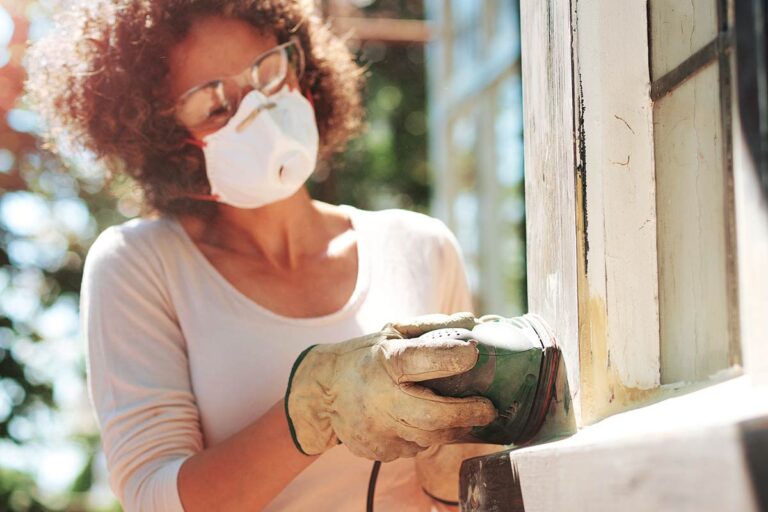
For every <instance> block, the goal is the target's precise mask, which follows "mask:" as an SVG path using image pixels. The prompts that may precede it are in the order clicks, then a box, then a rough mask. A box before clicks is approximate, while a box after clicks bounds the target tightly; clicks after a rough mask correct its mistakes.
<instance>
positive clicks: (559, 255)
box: [520, 0, 580, 417]
mask: <svg viewBox="0 0 768 512" xmlns="http://www.w3.org/2000/svg"><path fill="white" fill-rule="evenodd" d="M570 9H571V7H570V2H569V1H568V0H524V1H522V2H521V5H520V13H521V29H522V55H523V60H522V71H523V110H524V113H525V128H524V129H525V173H526V176H525V198H526V201H525V202H526V207H525V208H526V232H527V238H528V241H527V260H528V306H529V310H530V311H531V312H535V313H539V314H541V315H542V316H543V317H544V318H545V319H547V321H548V322H549V323H550V325H551V326H552V327H553V329H554V330H555V334H556V336H557V338H558V341H559V343H560V346H561V348H562V350H563V365H564V367H566V368H567V378H568V385H569V386H570V390H571V395H572V396H573V397H578V395H579V386H580V383H579V343H578V317H577V315H578V304H577V297H576V230H575V213H576V203H575V182H574V168H575V165H574V143H575V137H574V132H573V118H574V108H573V81H572V65H571V24H570V18H571V11H570ZM571 404H572V406H570V407H569V405H571ZM555 407H559V408H560V410H561V411H562V414H563V415H564V416H569V415H575V417H578V415H579V414H580V412H579V403H578V398H574V400H573V401H571V397H559V398H558V401H557V403H556V405H555Z"/></svg>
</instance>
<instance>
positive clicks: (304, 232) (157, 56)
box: [29, 0, 496, 512]
mask: <svg viewBox="0 0 768 512" xmlns="http://www.w3.org/2000/svg"><path fill="white" fill-rule="evenodd" d="M308 4H309V2H303V1H301V0H292V1H264V0H261V1H255V0H239V1H237V0H200V1H190V0H153V1H149V0H111V1H107V0H104V1H89V2H87V3H85V2H84V3H83V4H81V5H79V6H77V7H75V8H73V9H72V10H70V11H69V12H68V13H66V14H65V15H63V17H62V18H61V19H59V20H58V25H57V27H58V28H57V30H55V31H54V32H53V34H52V35H51V37H49V38H48V39H46V40H43V41H41V42H40V43H38V44H37V45H36V48H35V49H34V51H33V54H32V57H31V59H30V63H31V70H30V77H31V78H30V83H29V88H30V90H31V93H32V95H33V97H34V98H35V101H36V103H37V105H38V106H39V108H40V111H41V112H42V113H43V114H44V116H45V117H46V119H47V121H48V125H49V127H50V129H51V133H52V135H53V137H54V139H55V140H59V141H61V140H64V141H66V144H67V145H70V146H71V145H75V146H80V147H83V148H85V149H87V150H89V151H91V152H93V153H94V154H96V155H97V156H98V157H100V158H101V159H102V160H103V161H105V162H106V163H107V164H108V165H109V166H110V168H111V169H120V170H122V171H123V172H126V173H127V174H128V175H130V176H131V177H133V178H134V179H135V180H136V182H137V183H138V184H139V185H140V187H141V189H142V191H143V193H144V198H145V201H146V204H147V206H148V207H149V208H150V209H151V210H152V211H154V212H155V213H156V214H155V215H153V216H150V217H146V218H143V219H138V220H133V221H130V222H127V223H125V224H123V225H121V226H117V227H114V228H110V229H108V230H106V231H105V232H104V233H102V234H101V236H99V238H98V240H97V241H96V242H95V244H94V246H93V248H92V249H91V251H90V253H89V257H88V260H87V262H86V268H85V274H84V281H83V291H82V305H81V306H82V308H81V311H82V322H83V327H84V332H85V335H86V338H87V348H88V350H87V355H88V359H87V363H88V384H89V391H90V394H91V399H92V401H93V404H94V407H95V409H96V412H97V416H98V420H99V424H100V427H101V430H102V442H103V446H104V450H105V453H106V455H107V460H108V464H109V470H110V482H111V485H112V487H113V489H114V491H115V493H116V494H117V496H118V497H119V499H120V500H121V502H122V504H123V506H124V507H125V508H126V509H127V510H142V511H154V510H161V511H175V510H182V509H183V510H186V511H187V512H190V511H197V510H206V511H210V510H256V509H261V508H263V507H267V508H268V509H270V510H360V509H361V508H362V503H363V501H364V500H365V492H366V486H367V480H368V473H369V471H370V461H369V460H366V459H365V458H361V457H356V456H355V455H353V454H356V455H361V456H364V457H368V458H370V459H380V460H392V459H395V458H400V457H410V456H413V455H415V454H416V453H418V452H420V451H422V450H424V449H425V448H426V447H428V446H431V445H436V444H440V443H446V442H451V441H454V440H456V439H458V438H460V437H461V435H463V433H465V432H466V431H467V430H468V428H470V427H471V426H473V425H484V424H486V423H488V422H490V421H492V420H493V419H494V417H495V414H496V412H495V410H494V409H493V406H492V405H491V404H490V403H489V402H488V401H487V400H485V399H479V398H478V399H462V400H458V399H453V400H450V399H440V398H438V397H435V396H434V395H432V394H430V393H429V392H427V391H426V390H425V389H424V388H420V387H418V386H412V387H406V386H404V385H401V383H402V382H405V381H407V380H409V379H410V380H419V376H418V375H416V374H422V375H421V378H424V377H425V376H431V377H435V376H441V375H450V374H452V373H457V372H460V371H464V370H466V369H468V368H470V367H471V366H472V365H473V364H474V361H475V360H476V357H477V356H476V350H475V348H474V346H472V345H471V344H468V343H467V342H455V343H453V344H452V345H450V344H449V345H446V346H441V347H434V346H430V347H427V346H421V345H419V344H418V343H417V342H408V341H403V340H400V338H407V337H412V338H415V337H416V336H418V335H419V334H420V333H422V332H425V331H426V330H429V329H432V328H435V327H439V326H442V325H464V324H465V323H466V322H467V321H469V322H470V324H471V323H472V322H474V319H472V318H469V319H468V318H467V317H462V316H459V317H455V318H453V319H447V320H448V322H447V323H445V320H446V319H445V318H439V319H438V320H437V322H432V323H430V322H429V321H427V323H426V324H423V322H422V324H419V323H418V322H417V323H416V324H399V325H398V324H396V325H394V326H391V327H389V328H388V329H386V330H385V331H379V329H381V327H382V325H384V324H385V323H386V322H389V321H391V320H392V319H393V318H408V317H414V316H416V315H423V314H426V313H435V312H442V313H451V312H454V311H466V310H468V309H470V300H469V294H468V291H467V284H466V281H465V277H464V273H463V269H462V262H461V257H460V254H459V250H458V248H457V245H456V242H455V239H454V238H453V236H452V235H451V234H450V232H449V231H448V230H447V229H446V228H445V226H444V225H443V224H442V223H440V222H439V221H436V220H433V219H430V218H428V217H426V216H422V215H419V214H414V213H408V212H403V211H386V212H377V213H373V212H365V211H360V210H357V209H355V208H352V207H348V206H333V205H329V204H324V203H320V202H316V201H312V200H311V199H310V197H309V195H308V193H307V191H306V189H305V187H304V182H305V181H306V179H307V178H308V177H309V175H310V174H311V173H312V171H313V170H314V168H315V164H316V160H317V158H318V155H319V157H320V158H327V157H328V156H329V155H331V154H332V153H333V152H334V151H335V150H337V149H338V148H340V147H341V146H342V145H343V144H344V143H345V142H346V141H347V140H348V139H349V138H350V137H351V136H352V135H353V134H354V133H355V131H356V129H357V128H358V126H359V124H360V110H361V108H360V98H359V95H358V90H359V86H360V81H361V72H360V70H359V69H358V68H357V67H356V66H355V64H354V62H353V60H352V59H351V57H350V55H349V53H348V51H347V50H346V49H345V47H344V45H343V44H342V43H341V42H340V41H339V40H338V39H336V38H335V37H334V36H332V35H331V33H330V32H329V31H328V29H327V28H326V27H325V26H324V25H323V24H322V23H321V21H320V20H319V19H318V18H316V17H315V16H314V15H313V14H312V12H311V7H310V6H309V5H308ZM361 172H364V170H361ZM369 332H377V334H375V335H374V336H373V337H368V338H362V341H361V340H360V339H357V340H352V341H347V342H345V341H343V340H348V339H351V338H355V337H358V336H361V335H363V334H365V333H369ZM393 339H394V340H398V342H399V343H402V344H401V345H397V347H400V348H395V349H392V350H390V348H392V347H393V346H395V345H392V344H391V343H390V342H391V341H392V340H393ZM388 343H389V345H388ZM409 343H410V345H409ZM314 344H322V345H321V346H319V347H317V348H312V349H311V350H307V348H308V347H310V346H312V345H314ZM374 346H375V347H376V350H374V351H372V350H371V347H374ZM404 346H407V347H410V348H408V349H402V347H404ZM387 347H390V348H387ZM361 348H362V349H364V350H360V349H361ZM371 354H375V355H376V357H372V356H371ZM358 356H360V357H358ZM409 358H410V359H409ZM372 359H373V360H372ZM393 368H394V369H396V370H397V372H400V373H398V374H397V376H396V378H395V380H394V381H393V380H392V379H393V372H394V371H395V370H393ZM292 370H293V373H292V374H291V371H292ZM425 372H426V373H425ZM289 374H291V375H290V388H291V391H290V392H289V393H288V398H287V399H285V398H284V397H285V393H286V391H285V390H286V382H288V381H289ZM393 382H394V385H393ZM404 390H405V392H404ZM338 443H343V444H342V445H341V446H337V444H338ZM297 448H298V449H297ZM319 454H322V456H319V457H318V456H317V455H319ZM376 498H377V501H376V504H377V510H429V509H430V508H431V507H433V505H435V502H433V501H432V500H431V499H430V498H429V497H428V496H427V495H425V494H424V493H423V492H421V490H420V487H419V483H418V482H417V480H416V477H415V471H414V465H413V460H412V459H406V458H400V459H399V460H397V461H396V462H393V463H392V464H390V465H385V466H384V468H383V469H382V471H381V475H380V477H379V483H378V491H377V495H376Z"/></svg>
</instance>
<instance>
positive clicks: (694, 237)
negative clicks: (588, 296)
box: [654, 63, 731, 383]
mask: <svg viewBox="0 0 768 512" xmlns="http://www.w3.org/2000/svg"><path fill="white" fill-rule="evenodd" d="M654 139H655V144H656V193H657V197H656V204H657V228H658V264H659V316H660V322H661V378H662V383H670V382H679V381H694V380H703V379H706V378H708V377H709V376H711V375H712V374H713V373H715V372H717V371H718V370H721V369H723V368H727V367H728V366H729V338H730V336H731V333H730V330H729V325H728V317H729V306H730V304H729V301H728V285H727V280H728V279H730V278H731V277H730V276H729V275H728V271H727V268H728V266H727V265H728V264H727V254H728V252H729V251H728V249H727V248H728V237H727V236H726V233H727V229H728V227H727V225H726V218H727V217H726V208H727V204H726V201H725V197H726V195H725V193H724V191H725V190H726V181H725V178H726V170H725V169H723V136H722V131H721V123H720V99H719V83H718V67H717V64H716V63H714V64H711V65H710V66H709V67H707V68H705V69H704V70H703V71H701V72H700V73H699V74H697V75H696V76H694V77H693V78H692V79H690V80H688V81H686V82H684V83H683V84H682V85H681V86H680V87H679V88H678V89H676V90H675V91H673V92H672V93H671V94H669V95H668V96H666V97H664V98H662V99H661V100H659V101H658V102H657V103H656V105H655V107H654Z"/></svg>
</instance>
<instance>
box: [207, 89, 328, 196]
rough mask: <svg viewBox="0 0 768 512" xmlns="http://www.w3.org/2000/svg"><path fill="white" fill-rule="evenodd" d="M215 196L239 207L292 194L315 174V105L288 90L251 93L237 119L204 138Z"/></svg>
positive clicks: (316, 134)
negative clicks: (274, 92) (270, 94)
mask: <svg viewBox="0 0 768 512" xmlns="http://www.w3.org/2000/svg"><path fill="white" fill-rule="evenodd" d="M203 141H204V142H205V146H204V147H203V153H204V154H205V168H206V172H207V174H208V181H209V182H210V184H211V193H212V194H213V195H214V196H216V197H217V199H218V201H221V202H222V203H227V204H230V205H232V206H236V207H238V208H258V207H259V206H264V205H266V204H269V203H274V202H275V201H280V200H281V199H285V198H287V197H289V196H291V195H293V194H294V193H295V192H296V191H297V190H298V189H299V188H301V186H302V185H304V183H305V182H306V181H307V179H308V178H309V176H310V175H311V174H312V172H314V170H315V164H316V163H317V150H318V143H319V136H318V132H317V123H316V122H315V111H314V109H313V108H312V104H311V103H310V102H309V100H307V98H305V97H304V96H303V95H302V94H301V93H300V92H299V91H298V90H295V89H294V90H289V89H288V88H287V87H286V88H284V89H282V90H281V91H280V92H278V93H276V94H274V95H272V96H269V97H266V96H264V94H262V93H260V92H259V91H255V90H254V91H251V92H249V93H248V94H247V95H246V96H245V97H244V98H243V100H242V102H240V106H239V108H238V109H237V112H236V113H235V115H234V116H233V117H232V118H231V119H230V120H229V122H228V123H227V124H226V125H225V126H224V127H223V128H221V129H219V130H218V131H216V132H214V133H212V134H210V135H207V136H205V137H203Z"/></svg>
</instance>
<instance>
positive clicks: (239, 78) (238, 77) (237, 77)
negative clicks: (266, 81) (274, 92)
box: [168, 36, 306, 129]
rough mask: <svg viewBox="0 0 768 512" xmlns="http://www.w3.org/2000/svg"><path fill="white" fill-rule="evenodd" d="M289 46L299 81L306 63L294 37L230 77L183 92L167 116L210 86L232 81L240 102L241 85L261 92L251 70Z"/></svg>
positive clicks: (302, 50)
mask: <svg viewBox="0 0 768 512" xmlns="http://www.w3.org/2000/svg"><path fill="white" fill-rule="evenodd" d="M291 46H293V47H295V48H296V52H297V53H298V56H299V69H298V72H297V73H296V80H300V79H301V77H302V76H303V74H304V70H305V65H306V61H305V57H304V49H303V48H302V46H301V41H300V40H299V38H298V37H296V36H292V37H291V38H290V39H289V40H288V41H286V42H285V43H281V44H279V45H277V46H274V47H272V48H270V49H269V50H267V51H265V52H262V53H260V54H259V55H258V56H257V57H256V58H255V59H254V60H253V61H252V63H251V64H249V65H248V67H246V68H245V69H243V70H242V71H240V72H239V73H235V74H234V75H230V76H224V77H219V78H214V79H213V80H208V81H206V82H204V83H202V84H198V85H195V86H193V87H191V88H189V89H187V90H186V91H185V92H183V93H182V94H181V95H180V96H179V97H178V98H177V99H176V101H175V102H174V104H173V107H171V108H170V109H169V111H168V113H169V114H174V116H175V114H176V112H177V110H178V108H179V105H180V104H181V103H182V102H183V101H184V100H186V99H187V98H189V97H190V96H191V95H192V94H194V93H196V92H198V91H200V90H203V89H204V88H206V87H210V86H211V85H212V84H216V85H217V86H220V85H221V84H223V83H224V82H225V81H227V80H231V81H233V82H234V83H235V84H237V85H238V86H239V88H240V93H239V95H240V100H242V99H243V96H244V95H243V94H242V88H243V85H246V84H247V85H251V86H252V87H253V89H254V90H258V91H260V90H261V89H260V87H257V85H256V84H254V83H253V69H254V68H258V65H259V63H260V62H262V61H263V60H265V59H266V58H267V56H269V55H271V54H272V53H274V52H278V51H281V50H284V49H285V48H289V47H291ZM289 66H290V63H289ZM286 76H287V75H286ZM243 77H245V78H244V79H243ZM236 111H237V109H236V108H235V109H233V110H232V111H231V112H230V116H229V118H230V119H231V118H232V117H233V116H234V115H235V112H236ZM176 119H177V121H178V118H176ZM178 122H179V123H180V124H181V125H182V126H184V127H185V128H186V129H189V127H188V126H186V125H184V123H182V122H181V121H178Z"/></svg>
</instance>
